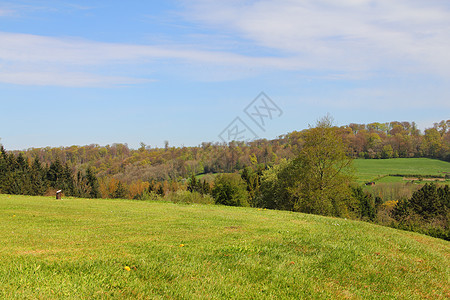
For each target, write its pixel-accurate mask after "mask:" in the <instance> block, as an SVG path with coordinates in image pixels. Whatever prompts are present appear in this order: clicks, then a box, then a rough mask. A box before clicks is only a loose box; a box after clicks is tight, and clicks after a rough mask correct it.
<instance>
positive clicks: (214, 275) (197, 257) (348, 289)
mask: <svg viewBox="0 0 450 300" xmlns="http://www.w3.org/2000/svg"><path fill="white" fill-rule="evenodd" d="M0 218H1V223H0V224H1V225H0V226H1V232H2V234H1V235H0V245H1V246H0V266H1V267H0V297H1V298H2V299H8V298H16V299H17V298H28V299H29V298H33V299H36V298H37V299H48V298H73V299H75V298H89V299H90V298H94V299H95V298H111V297H114V298H155V299H198V298H201V299H229V298H238V299H274V298H277V299H299V298H304V299H311V298H314V299H343V298H349V299H393V298H400V299H424V298H428V299H448V297H449V296H450V290H449V275H450V274H449V272H450V263H449V261H450V260H449V253H450V243H449V242H447V241H444V240H439V239H434V238H431V237H428V236H424V235H420V234H416V233H412V232H404V231H399V230H395V229H392V228H387V227H382V226H377V225H372V224H369V223H364V222H358V221H351V220H343V219H338V218H329V217H321V216H314V215H306V214H300V213H291V212H284V211H270V210H261V209H254V208H235V207H224V206H215V205H186V204H173V203H164V202H144V201H131V200H107V199H98V200H97V199H96V200H93V199H63V200H61V201H59V200H55V199H53V197H30V196H8V195H0Z"/></svg>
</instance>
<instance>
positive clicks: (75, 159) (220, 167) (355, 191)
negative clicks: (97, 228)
mask: <svg viewBox="0 0 450 300" xmlns="http://www.w3.org/2000/svg"><path fill="white" fill-rule="evenodd" d="M312 154H314V155H312ZM397 157H405V158H410V157H427V158H435V159H440V160H445V161H450V120H447V121H441V122H437V123H435V124H434V126H433V127H431V128H428V129H426V130H425V131H424V132H423V133H422V132H421V131H420V130H418V129H417V126H416V124H415V123H414V122H412V123H410V122H389V123H370V124H349V125H347V126H341V127H336V126H332V124H331V123H330V122H329V120H322V121H319V122H318V124H317V125H316V126H315V127H310V128H308V129H305V130H302V131H294V132H291V133H288V134H286V135H283V136H280V137H278V138H277V139H273V140H265V139H261V140H256V141H252V142H249V143H243V142H231V143H229V144H220V143H202V144H201V145H200V146H197V147H170V146H169V143H168V142H166V143H165V147H164V148H157V147H155V148H152V147H151V146H148V145H145V144H144V143H141V147H140V148H139V149H130V148H129V147H128V146H127V145H126V144H113V145H106V146H99V145H88V146H71V147H60V148H51V147H47V148H30V149H27V150H24V151H9V152H8V151H6V150H5V149H4V148H3V146H1V151H0V193H6V194H22V195H54V193H55V191H56V190H59V189H61V190H63V193H64V195H65V196H75V197H84V198H99V197H103V198H129V199H141V200H147V199H163V198H166V199H170V200H172V201H194V202H195V201H196V202H204V203H217V204H225V205H236V206H253V207H260V208H270V209H282V210H291V211H299V212H306V213H313V214H320V215H331V216H339V217H346V218H347V217H348V218H353V219H362V220H367V221H371V222H378V223H382V224H383V225H389V226H394V227H395V226H396V227H399V228H403V229H408V230H415V231H420V232H423V233H427V234H430V235H433V236H436V237H441V238H445V239H448V238H449V237H450V234H449V203H450V201H449V192H448V186H446V187H440V186H436V185H430V186H428V185H427V186H426V187H423V188H424V190H419V191H416V193H419V194H420V193H422V194H420V195H419V196H417V195H416V194H414V195H413V196H412V197H411V198H410V199H397V200H398V201H397V202H396V203H385V202H386V201H384V200H383V199H381V198H380V197H375V196H373V195H371V194H370V193H368V192H367V191H366V190H363V188H362V187H361V186H358V185H357V184H355V182H354V181H353V178H352V176H351V171H350V169H351V168H350V166H351V161H352V160H353V159H389V158H397ZM318 166H319V167H318ZM181 194H182V195H183V196H180V195H181ZM429 195H439V197H435V198H433V199H437V200H430V199H431V198H432V196H429ZM430 197H431V198H430ZM183 199H184V200H183ZM186 199H190V200H186ZM417 199H423V201H425V202H426V201H428V202H430V201H435V202H436V203H434V202H433V203H434V204H433V205H434V206H433V207H435V209H434V210H433V212H432V213H428V212H426V209H421V208H420V205H419V204H417V203H419V202H420V201H419V202H418V201H417ZM425 202H424V203H425ZM418 207H419V208H418ZM379 215H381V216H382V215H389V217H388V218H387V219H388V222H387V221H386V218H381V219H382V220H379V218H377V216H379ZM430 220H431V221H430ZM430 222H431V223H433V224H435V225H433V226H431V227H430V226H428V225H427V224H430Z"/></svg>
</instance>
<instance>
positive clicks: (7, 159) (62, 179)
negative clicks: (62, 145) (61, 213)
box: [0, 146, 100, 198]
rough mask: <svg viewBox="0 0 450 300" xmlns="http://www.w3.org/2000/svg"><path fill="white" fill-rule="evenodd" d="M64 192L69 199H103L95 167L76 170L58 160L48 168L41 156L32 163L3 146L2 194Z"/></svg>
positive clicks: (0, 155)
mask: <svg viewBox="0 0 450 300" xmlns="http://www.w3.org/2000/svg"><path fill="white" fill-rule="evenodd" d="M57 190H62V191H63V193H64V194H65V195H66V196H75V197H85V198H98V197H100V192H99V184H98V180H97V177H96V176H95V174H94V172H93V171H92V169H91V168H89V167H88V168H87V169H86V170H85V171H81V170H78V171H76V170H74V169H72V168H71V167H69V165H68V164H66V163H61V161H60V160H59V159H55V160H54V161H52V162H50V163H49V164H48V165H47V164H43V163H41V162H40V160H39V158H38V157H35V158H34V159H33V160H29V159H28V158H27V157H26V156H24V155H23V153H19V155H17V156H16V155H15V154H14V153H7V152H6V150H5V148H4V147H3V146H0V193H5V194H15V195H36V196H37V195H48V194H52V195H54V194H55V192H56V191H57Z"/></svg>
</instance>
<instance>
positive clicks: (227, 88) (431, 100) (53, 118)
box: [0, 0, 450, 150]
mask: <svg viewBox="0 0 450 300" xmlns="http://www.w3.org/2000/svg"><path fill="white" fill-rule="evenodd" d="M449 96H450V3H449V2H448V1H447V0H421V1H417V0H396V1H384V0H379V1H371V0H340V1H335V0H334V1H332V0H276V1H268V0H259V1H251V0H249V1H247V0H242V1H236V0H228V1H215V0H211V1H206V0H189V1H183V0H177V1H171V0H166V1H134V0H130V1H116V0H108V1H106V0H104V1H102V0H99V1H49V0H41V1H31V0H29V1H22V0H16V1H1V0H0V138H1V140H0V143H2V144H3V145H4V146H5V148H6V149H7V150H20V149H27V148H32V147H34V148H37V147H47V146H51V147H59V146H70V145H89V144H99V145H106V144H112V143H127V144H128V145H129V146H130V147H131V148H138V147H139V145H140V143H141V142H142V143H145V144H146V145H149V146H151V147H162V146H164V143H165V141H168V142H169V145H172V146H196V145H199V144H201V143H202V142H228V141H230V140H232V139H236V140H247V141H248V140H251V139H254V138H266V139H272V138H276V137H278V136H280V135H283V134H286V133H288V132H292V131H294V130H302V129H305V128H308V126H311V125H314V124H315V122H316V121H317V120H318V119H320V118H322V117H323V116H325V115H327V114H329V115H331V116H332V117H333V119H334V121H335V124H336V125H339V126H341V125H346V124H349V123H371V122H389V121H415V122H416V123H417V124H418V125H419V128H421V129H422V130H423V129H425V128H428V127H431V126H432V124H433V123H434V122H439V121H441V120H444V119H445V120H447V119H450V101H449V100H450V99H449V98H450V97H449Z"/></svg>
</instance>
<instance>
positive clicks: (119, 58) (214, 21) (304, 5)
mask: <svg viewBox="0 0 450 300" xmlns="http://www.w3.org/2000/svg"><path fill="white" fill-rule="evenodd" d="M185 7H186V9H187V10H186V12H185V17H186V18H187V20H188V21H190V22H195V23H197V24H201V26H203V27H205V28H206V29H208V30H209V31H211V32H213V33H212V34H214V35H215V38H214V39H209V40H208V37H207V36H206V37H203V38H197V39H195V43H196V44H193V45H187V44H182V45H174V44H170V45H139V44H121V43H106V42H98V41H92V40H85V39H81V38H73V37H66V38H62V37H49V36H41V35H31V34H19V33H7V32H0V45H2V46H1V47H0V81H1V82H6V83H15V84H26V85H30V84H31V85H33V84H36V85H63V86H95V85H104V84H106V85H109V84H121V83H122V84H132V83H139V82H144V81H145V80H146V78H148V77H150V76H151V77H156V78H158V75H159V74H160V73H162V72H172V74H173V73H174V72H176V73H177V75H178V74H179V73H184V72H186V73H188V74H186V76H187V77H189V78H192V77H196V78H197V79H202V80H227V79H237V78H242V77H246V76H255V75H257V74H260V73H261V72H268V71H278V70H289V71H300V72H308V71H311V70H313V71H314V72H315V75H316V76H322V77H323V78H335V79H338V78H363V79H365V78H367V77H368V76H371V75H372V74H376V73H377V72H378V71H389V72H391V73H398V74H402V73H403V74H408V73H417V74H421V75H424V74H425V75H426V74H433V75H439V76H442V77H444V78H445V79H446V80H448V79H450V55H449V54H448V53H450V35H449V34H448V32H450V8H449V6H448V5H447V4H446V3H445V2H443V1H438V0H433V1H426V2H423V1H418V0H417V1H416V0H397V1H372V0H343V1H339V2H336V1H332V0H303V1H300V0H298V1H295V0H277V1H269V0H259V1H237V0H230V1H207V0H190V1H189V2H186V6H185ZM2 13H4V11H2V10H0V15H2ZM221 36H224V38H223V40H224V43H225V44H226V43H228V44H229V43H230V41H231V43H234V44H235V45H236V46H233V47H226V46H224V43H221V42H220V37H221ZM199 42H201V44H199ZM211 43H213V44H212V45H211ZM249 45H250V46H251V47H252V49H255V51H254V52H253V53H249V51H248V46H249ZM243 53H245V54H243ZM111 70H114V72H111ZM105 74H108V75H105Z"/></svg>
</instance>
